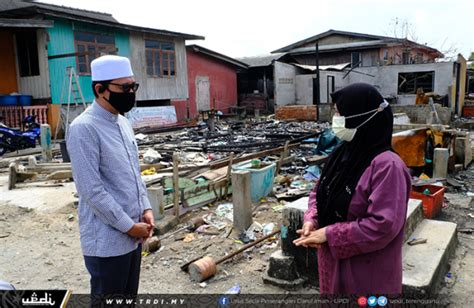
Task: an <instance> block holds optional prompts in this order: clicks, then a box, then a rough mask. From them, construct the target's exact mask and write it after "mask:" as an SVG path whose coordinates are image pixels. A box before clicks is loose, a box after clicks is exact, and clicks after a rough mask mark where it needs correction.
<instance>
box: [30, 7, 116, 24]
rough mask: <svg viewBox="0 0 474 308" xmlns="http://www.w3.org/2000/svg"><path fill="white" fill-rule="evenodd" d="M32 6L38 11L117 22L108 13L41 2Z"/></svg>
mask: <svg viewBox="0 0 474 308" xmlns="http://www.w3.org/2000/svg"><path fill="white" fill-rule="evenodd" d="M33 5H34V6H36V7H38V8H40V9H45V10H50V11H55V12H59V13H64V14H70V15H77V16H81V17H85V18H90V19H98V20H103V21H108V22H118V21H117V20H116V19H115V18H114V17H113V16H112V14H109V13H102V12H95V11H89V10H83V9H77V8H72V7H67V6H61V5H54V4H49V3H41V2H34V3H33Z"/></svg>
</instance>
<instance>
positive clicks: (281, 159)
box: [275, 140, 290, 175]
mask: <svg viewBox="0 0 474 308" xmlns="http://www.w3.org/2000/svg"><path fill="white" fill-rule="evenodd" d="M289 145H290V140H287V141H286V142H285V146H284V148H283V153H281V156H280V160H279V161H278V163H277V167H276V171H275V175H278V174H279V173H280V168H281V166H282V165H283V160H284V159H285V158H286V157H287V156H288V147H289Z"/></svg>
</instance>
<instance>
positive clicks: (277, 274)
mask: <svg viewBox="0 0 474 308" xmlns="http://www.w3.org/2000/svg"><path fill="white" fill-rule="evenodd" d="M305 281H306V279H304V278H302V277H300V276H299V274H298V273H297V270H296V262H295V258H294V257H291V256H284V255H283V253H282V251H281V250H278V251H275V252H274V253H273V254H272V255H271V256H270V264H269V267H268V270H267V273H266V274H265V275H264V276H263V282H264V283H267V284H271V285H275V286H277V287H280V288H283V289H287V290H295V289H298V288H300V287H301V286H302V285H303V283H304V282H305Z"/></svg>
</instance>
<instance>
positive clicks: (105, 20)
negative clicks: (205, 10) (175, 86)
mask: <svg viewBox="0 0 474 308" xmlns="http://www.w3.org/2000/svg"><path fill="white" fill-rule="evenodd" d="M32 14H42V15H46V16H52V17H59V18H67V19H70V20H76V21H83V22H87V23H94V24H97V25H102V26H106V27H112V28H117V29H123V30H129V31H136V32H142V33H151V34H157V35H163V36H170V37H179V38H183V39H186V40H203V39H204V37H203V36H200V35H194V34H187V33H180V32H173V31H168V30H161V29H152V28H146V27H140V26H134V25H128V24H122V23H119V22H118V21H117V20H116V19H115V18H114V17H112V15H111V14H108V13H100V12H94V11H88V10H82V9H76V8H71V7H65V6H59V5H53V4H48V3H41V2H30V1H21V0H2V1H1V2H0V15H1V16H4V17H8V18H11V17H19V18H21V17H23V16H24V15H32Z"/></svg>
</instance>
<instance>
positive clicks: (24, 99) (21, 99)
mask: <svg viewBox="0 0 474 308" xmlns="http://www.w3.org/2000/svg"><path fill="white" fill-rule="evenodd" d="M31 98H32V96H31V95H18V103H19V104H20V105H22V106H30V105H31Z"/></svg>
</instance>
